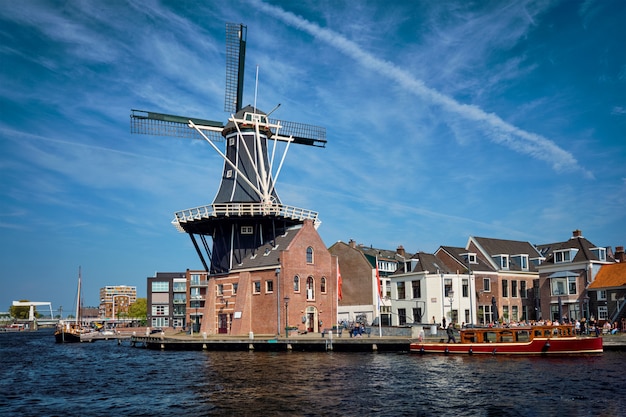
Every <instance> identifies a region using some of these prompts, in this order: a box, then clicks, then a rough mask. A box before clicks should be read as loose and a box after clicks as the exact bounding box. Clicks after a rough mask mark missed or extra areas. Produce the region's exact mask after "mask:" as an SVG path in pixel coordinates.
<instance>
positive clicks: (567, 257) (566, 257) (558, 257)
mask: <svg viewBox="0 0 626 417" xmlns="http://www.w3.org/2000/svg"><path fill="white" fill-rule="evenodd" d="M577 252H578V249H574V248H570V249H564V250H558V251H554V263H555V264H559V263H566V262H572V260H574V257H575V256H576V253H577Z"/></svg>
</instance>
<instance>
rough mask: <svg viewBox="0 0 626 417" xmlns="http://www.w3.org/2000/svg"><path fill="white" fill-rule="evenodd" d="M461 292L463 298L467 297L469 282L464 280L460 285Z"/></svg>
mask: <svg viewBox="0 0 626 417" xmlns="http://www.w3.org/2000/svg"><path fill="white" fill-rule="evenodd" d="M461 291H462V292H463V294H462V295H463V297H468V296H469V280H468V279H464V280H463V281H462V284H461Z"/></svg>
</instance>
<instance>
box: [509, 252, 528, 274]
mask: <svg viewBox="0 0 626 417" xmlns="http://www.w3.org/2000/svg"><path fill="white" fill-rule="evenodd" d="M511 258H512V261H513V262H515V263H516V264H517V266H519V267H520V269H521V270H522V271H528V255H512V256H511Z"/></svg>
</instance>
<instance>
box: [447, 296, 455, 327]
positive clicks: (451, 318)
mask: <svg viewBox="0 0 626 417" xmlns="http://www.w3.org/2000/svg"><path fill="white" fill-rule="evenodd" d="M448 300H450V323H452V322H453V321H454V319H453V317H452V302H453V301H454V290H453V289H450V291H448Z"/></svg>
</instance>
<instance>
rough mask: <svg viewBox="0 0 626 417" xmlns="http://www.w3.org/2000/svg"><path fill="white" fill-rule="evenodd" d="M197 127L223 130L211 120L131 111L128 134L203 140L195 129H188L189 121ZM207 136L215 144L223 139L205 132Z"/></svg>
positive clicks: (220, 124)
mask: <svg viewBox="0 0 626 417" xmlns="http://www.w3.org/2000/svg"><path fill="white" fill-rule="evenodd" d="M190 120H191V121H192V122H193V123H194V124H196V125H199V126H210V127H214V128H223V127H224V124H223V123H221V122H215V121H212V120H204V119H198V118H195V117H183V116H174V115H171V114H164V113H155V112H148V111H144V110H131V113H130V132H131V133H135V134H140V135H153V136H174V137H177V138H189V139H201V140H204V138H203V137H202V135H200V134H199V133H198V132H197V131H196V130H195V129H193V128H191V127H189V121H190ZM207 136H210V137H211V139H212V140H214V141H216V142H220V141H223V140H224V138H223V137H222V135H221V134H220V133H219V132H217V131H207Z"/></svg>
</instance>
